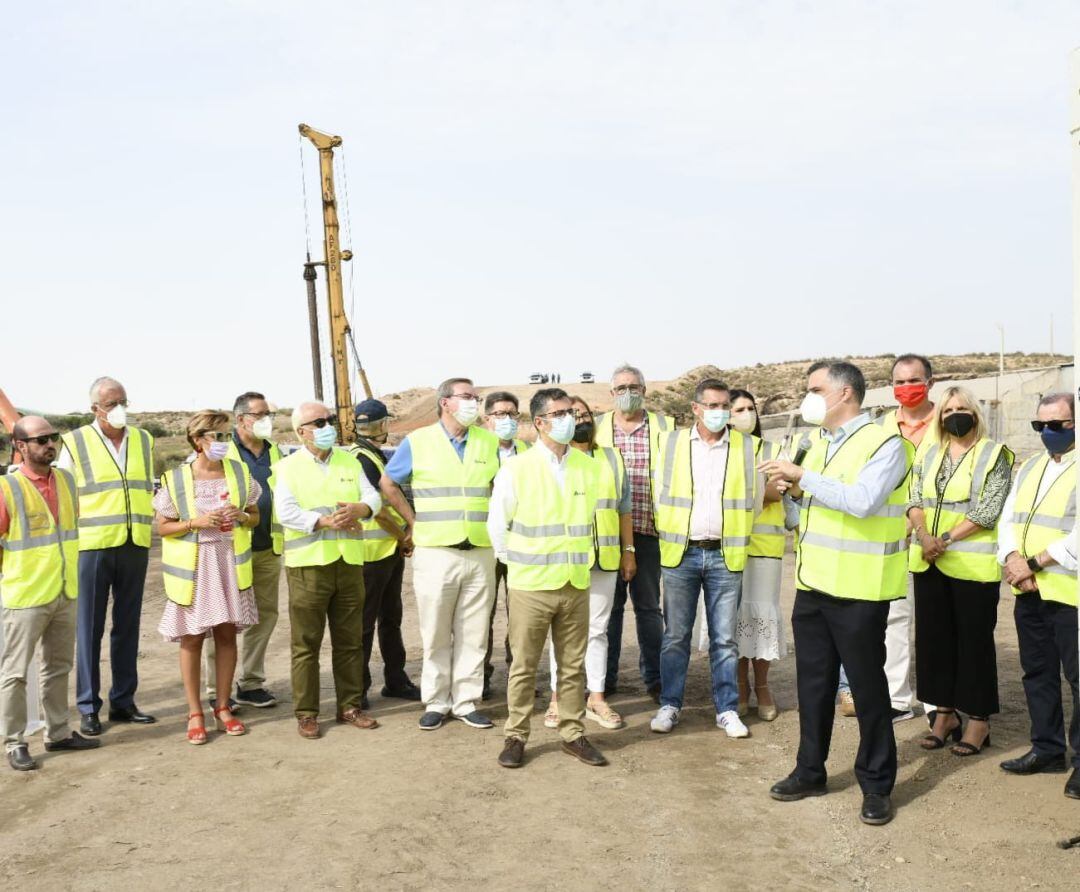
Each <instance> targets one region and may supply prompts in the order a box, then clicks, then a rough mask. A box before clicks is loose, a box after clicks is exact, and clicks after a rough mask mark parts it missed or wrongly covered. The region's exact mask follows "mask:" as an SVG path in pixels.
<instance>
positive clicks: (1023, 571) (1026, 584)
mask: <svg viewBox="0 0 1080 892" xmlns="http://www.w3.org/2000/svg"><path fill="white" fill-rule="evenodd" d="M1001 575H1002V576H1003V577H1004V578H1005V581H1006V582H1007V583H1009V585H1013V586H1016V588H1018V589H1020V591H1022V592H1034V591H1037V590H1038V586H1037V585H1036V584H1035V571H1034V570H1032V569H1031V567H1029V566H1028V565H1027V561H1026V560H1024V558H1023V557H1022V556H1021V555H1020V552H1018V551H1014V552H1012V554H1010V555H1009V556H1008V557H1007V558H1005V566H1004V567H1002V570H1001Z"/></svg>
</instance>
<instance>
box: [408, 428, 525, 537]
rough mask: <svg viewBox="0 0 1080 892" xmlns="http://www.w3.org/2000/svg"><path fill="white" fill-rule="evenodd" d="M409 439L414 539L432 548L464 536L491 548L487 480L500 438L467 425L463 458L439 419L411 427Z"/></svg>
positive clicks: (495, 461) (496, 463) (491, 475)
mask: <svg viewBox="0 0 1080 892" xmlns="http://www.w3.org/2000/svg"><path fill="white" fill-rule="evenodd" d="M408 440H409V447H410V449H411V450H412V460H413V471H412V494H413V503H414V505H415V514H416V524H415V525H414V527H413V539H414V541H415V542H416V544H417V545H421V546H425V547H433V546H447V545H457V544H458V543H460V542H464V541H469V542H471V543H472V544H473V545H476V546H480V547H490V546H491V539H490V538H489V537H488V531H487V517H488V503H489V500H490V499H491V481H492V480H493V479H494V477H495V474H496V473H497V472H498V470H499V438H498V437H497V436H495V434H493V433H492V432H491V431H489V430H486V429H484V428H482V427H477V426H473V427H470V428H469V432H468V437H467V439H466V441H465V458H464V460H462V459H461V458H459V457H458V453H457V450H456V449H455V448H454V446H453V445H452V444H451V443H450V438H449V437H448V436H447V434H446V428H444V427H443V426H442V424H440V423H439V422H435V424H431V425H428V426H427V427H422V428H420V429H419V430H416V431H413V432H412V433H411V434H409V437H408ZM531 451H532V450H529V452H531ZM529 452H525V453H523V454H522V455H521V456H515V458H514V460H515V461H518V460H520V459H523V458H524V457H525V456H527V455H529Z"/></svg>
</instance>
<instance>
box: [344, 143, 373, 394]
mask: <svg viewBox="0 0 1080 892" xmlns="http://www.w3.org/2000/svg"><path fill="white" fill-rule="evenodd" d="M338 167H339V168H340V170H341V182H342V185H343V186H344V188H345V206H344V208H343V210H344V212H345V238H346V240H347V242H348V245H349V250H350V251H352V252H353V260H352V261H350V262H349V312H348V313H347V314H346V316H345V325H346V329H345V331H346V333H347V334H348V336H349V346H350V347H352V355H353V361H354V362H355V363H356V374H357V377H360V376H361V373H362V371H363V368H364V364H363V363H362V362H361V361H360V354H359V352H358V351H357V349H356V338H355V337H354V335H353V328H352V322H351V321H350V320H351V319H353V318H355V313H356V291H355V287H354V283H355V280H356V276H355V274H354V273H353V264H354V263H355V262H356V251H355V250H353V248H354V245H353V230H352V205H351V204H350V202H349V165H348V164H347V163H346V159H345V146H344V145H342V146H341V147H340V163H339V165H338ZM365 396H366V394H365Z"/></svg>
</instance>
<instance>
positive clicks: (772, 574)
mask: <svg viewBox="0 0 1080 892" xmlns="http://www.w3.org/2000/svg"><path fill="white" fill-rule="evenodd" d="M783 575H784V562H783V561H782V560H778V559H776V558H764V557H752V558H747V561H746V570H745V571H744V572H743V584H742V600H741V601H740V602H739V618H738V622H737V623H736V625H735V644H736V646H737V647H738V649H739V656H740V657H749V658H750V659H752V660H779V659H780V658H781V657H783V656H785V655H786V654H787V644H786V643H785V641H784V620H783V617H782V616H781V615H780V584H781V581H782V580H783Z"/></svg>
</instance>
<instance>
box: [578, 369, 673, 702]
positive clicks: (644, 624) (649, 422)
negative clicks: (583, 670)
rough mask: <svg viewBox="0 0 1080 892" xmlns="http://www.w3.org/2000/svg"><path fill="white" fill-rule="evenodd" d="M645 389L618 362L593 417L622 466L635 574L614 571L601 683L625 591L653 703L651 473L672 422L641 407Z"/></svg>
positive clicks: (615, 667) (616, 639)
mask: <svg viewBox="0 0 1080 892" xmlns="http://www.w3.org/2000/svg"><path fill="white" fill-rule="evenodd" d="M645 392H646V387H645V376H644V375H642V373H641V370H640V369H638V368H635V367H634V366H632V365H623V366H619V368H617V369H615V371H614V372H613V373H612V375H611V395H612V397H613V399H614V401H615V409H614V411H613V412H607V413H605V414H603V415H601V416H599V417H598V418H597V419H596V445H597V446H609V447H611V446H613V447H614V448H616V449H618V450H619V453H620V454H621V455H622V459H623V464H624V465H625V466H626V474H627V477H628V478H629V480H630V496H631V506H632V511H633V519H634V544H633V545H632V546H628V547H629V548H631V549H633V551H634V553H635V557H636V558H637V575H636V576H634V578H633V580H632V581H630V582H624V581H623V579H622V578H621V576H620V577H619V578H618V579H617V580H616V582H615V604H614V606H613V607H612V609H611V619H610V620H609V621H608V670H607V680H606V683H605V685H604V688H605V690H606V692H607V693H608V694H614V693H615V692H616V691H617V689H618V678H619V656H620V652H621V650H622V629H623V614H624V612H625V608H626V598H627V595H629V596H630V601H631V603H633V605H634V619H635V621H636V625H637V638H638V650H639V657H638V668H639V669H640V671H641V680H642V682H644V684H645V688H646V690H647V691H648V692H649V695H650V696H651V697H652V698H653V700H655V701H656V702H657V703H659V702H660V644H661V642H662V641H663V638H664V620H663V617H662V616H661V614H660V541H659V539H658V538H657V533H656V522H655V520H654V518H653V493H652V477H653V473H654V471H655V469H656V466H657V463H658V444H659V441H660V434H661V433H662V432H663V431H666V430H670V429H671V428H672V426H673V425H672V424H671V421H670V419H668V418H667V417H666V416H664V415H661V414H659V413H658V412H647V411H646V410H645Z"/></svg>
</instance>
